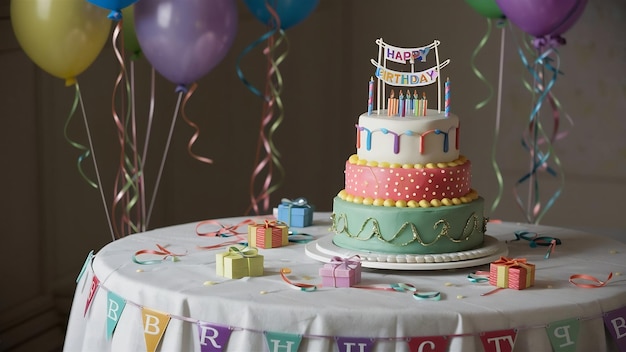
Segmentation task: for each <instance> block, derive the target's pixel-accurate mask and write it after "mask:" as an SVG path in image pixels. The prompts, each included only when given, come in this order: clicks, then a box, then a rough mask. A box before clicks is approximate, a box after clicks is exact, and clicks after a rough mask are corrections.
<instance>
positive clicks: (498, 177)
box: [490, 20, 506, 214]
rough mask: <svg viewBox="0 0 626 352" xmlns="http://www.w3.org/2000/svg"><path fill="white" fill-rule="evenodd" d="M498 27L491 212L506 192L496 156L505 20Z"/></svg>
mask: <svg viewBox="0 0 626 352" xmlns="http://www.w3.org/2000/svg"><path fill="white" fill-rule="evenodd" d="M498 27H500V63H499V66H498V67H499V69H498V95H497V98H496V123H495V126H494V133H493V142H492V144H491V167H492V168H493V171H494V173H495V175H496V180H497V182H498V193H497V195H496V198H495V199H494V200H493V203H491V211H490V212H491V213H492V214H493V212H495V210H496V208H497V207H498V205H499V204H500V201H501V199H502V194H503V193H504V179H503V177H502V172H501V171H500V166H499V165H498V160H497V158H496V152H497V148H498V139H499V138H500V119H501V115H502V79H503V76H504V44H505V33H506V27H505V26H504V22H503V20H500V21H498Z"/></svg>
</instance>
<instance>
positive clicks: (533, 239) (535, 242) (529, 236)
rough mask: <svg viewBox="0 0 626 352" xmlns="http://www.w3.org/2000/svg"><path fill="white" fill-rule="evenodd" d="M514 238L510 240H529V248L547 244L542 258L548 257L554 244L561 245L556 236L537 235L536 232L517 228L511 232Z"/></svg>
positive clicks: (552, 250)
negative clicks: (546, 250)
mask: <svg viewBox="0 0 626 352" xmlns="http://www.w3.org/2000/svg"><path fill="white" fill-rule="evenodd" d="M513 234H514V235H515V239H514V240H511V241H519V240H522V239H523V240H526V241H528V242H529V246H530V248H536V247H537V246H544V247H545V246H548V247H549V248H548V252H546V255H545V256H544V258H546V259H549V258H550V255H551V254H552V252H554V249H555V247H556V246H558V245H561V240H560V239H559V238H556V237H550V236H539V234H537V233H536V232H530V231H524V230H518V231H515V232H514V233H513Z"/></svg>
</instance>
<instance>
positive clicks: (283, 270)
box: [280, 268, 317, 292]
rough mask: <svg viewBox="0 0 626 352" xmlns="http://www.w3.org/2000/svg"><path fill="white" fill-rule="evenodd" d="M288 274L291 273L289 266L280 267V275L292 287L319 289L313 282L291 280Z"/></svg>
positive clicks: (308, 289)
mask: <svg viewBox="0 0 626 352" xmlns="http://www.w3.org/2000/svg"><path fill="white" fill-rule="evenodd" d="M286 274H291V269H289V268H281V269H280V277H281V278H282V279H283V281H285V282H286V283H287V284H288V285H289V286H290V287H291V288H293V289H296V290H298V291H304V292H311V291H315V290H317V286H315V285H311V284H305V283H301V282H293V281H291V280H289V279H288V278H287V276H286Z"/></svg>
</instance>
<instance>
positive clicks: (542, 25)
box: [496, 0, 587, 37]
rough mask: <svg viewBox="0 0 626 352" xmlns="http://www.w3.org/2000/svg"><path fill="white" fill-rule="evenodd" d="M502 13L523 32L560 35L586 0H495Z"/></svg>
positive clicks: (570, 24)
mask: <svg viewBox="0 0 626 352" xmlns="http://www.w3.org/2000/svg"><path fill="white" fill-rule="evenodd" d="M496 3H497V4H498V7H500V10H502V13H504V15H505V16H506V17H507V18H508V19H509V21H511V22H512V23H513V24H515V25H516V26H518V27H519V28H520V29H521V30H523V31H524V32H526V33H528V34H530V35H533V36H535V37H544V36H552V37H556V36H560V35H561V34H563V33H565V32H566V31H567V30H568V29H570V28H571V27H572V26H573V25H574V23H576V21H578V18H579V17H580V15H582V13H583V11H584V10H585V6H586V5H587V0H496Z"/></svg>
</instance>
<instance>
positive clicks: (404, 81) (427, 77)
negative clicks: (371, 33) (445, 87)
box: [368, 38, 450, 116]
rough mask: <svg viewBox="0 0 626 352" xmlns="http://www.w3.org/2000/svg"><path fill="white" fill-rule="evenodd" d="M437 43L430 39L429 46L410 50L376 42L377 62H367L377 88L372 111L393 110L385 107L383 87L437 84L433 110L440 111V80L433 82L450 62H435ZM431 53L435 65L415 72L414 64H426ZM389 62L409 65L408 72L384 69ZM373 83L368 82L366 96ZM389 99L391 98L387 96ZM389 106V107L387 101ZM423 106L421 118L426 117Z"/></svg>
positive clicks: (369, 110) (370, 107)
mask: <svg viewBox="0 0 626 352" xmlns="http://www.w3.org/2000/svg"><path fill="white" fill-rule="evenodd" d="M440 43H441V42H440V41H438V40H433V42H432V43H430V44H428V45H425V46H419V47H412V48H402V47H397V46H394V45H389V44H388V43H385V42H384V41H383V39H382V38H379V39H376V44H377V45H378V57H377V59H371V60H370V62H371V63H372V65H374V67H376V72H375V75H376V78H377V79H378V82H377V87H376V88H377V89H376V109H377V113H378V114H380V113H381V110H382V109H387V111H388V112H389V111H391V110H393V108H392V107H390V106H385V102H386V101H387V99H386V96H385V95H386V92H385V86H386V85H390V86H396V87H420V86H426V85H430V84H432V83H435V82H437V83H438V87H437V111H438V112H441V79H437V78H439V77H440V75H441V69H442V68H443V67H445V66H447V65H448V64H449V63H450V59H446V60H444V61H443V62H442V61H441V60H440V59H439V49H438V47H439V44H440ZM431 51H433V52H434V55H435V61H436V64H435V66H433V67H431V68H428V69H425V70H421V69H420V70H418V71H416V70H415V65H416V63H424V62H426V56H427V55H428V53H430V52H431ZM389 62H395V63H396V64H398V63H399V64H403V65H407V64H409V65H410V69H407V70H406V71H395V70H392V69H389V68H387V64H388V63H389ZM372 83H373V82H371V81H370V85H369V94H370V96H371V95H372V91H373V88H374V87H373V84H372ZM390 98H393V97H392V96H390ZM389 104H391V103H390V102H389ZM373 105H374V102H373V99H372V98H369V100H368V112H370V113H371V111H373ZM426 111H427V109H426V107H424V116H426Z"/></svg>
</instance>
